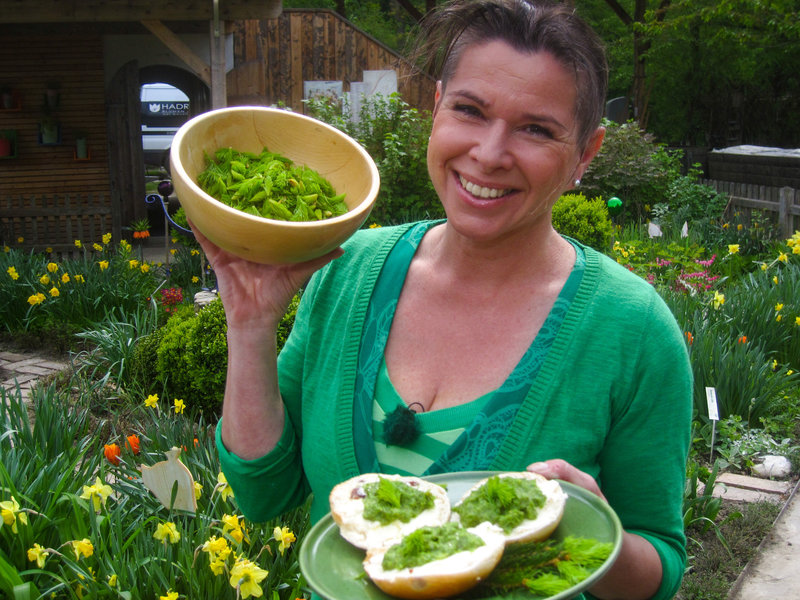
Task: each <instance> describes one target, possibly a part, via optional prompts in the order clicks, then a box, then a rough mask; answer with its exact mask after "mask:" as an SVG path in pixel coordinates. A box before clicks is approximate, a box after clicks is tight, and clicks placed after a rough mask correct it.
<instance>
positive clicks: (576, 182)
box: [575, 179, 581, 187]
mask: <svg viewBox="0 0 800 600" xmlns="http://www.w3.org/2000/svg"><path fill="white" fill-rule="evenodd" d="M580 184H581V180H580V179H576V180H575V187H578V186H579V185H580Z"/></svg>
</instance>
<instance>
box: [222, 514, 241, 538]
mask: <svg viewBox="0 0 800 600" xmlns="http://www.w3.org/2000/svg"><path fill="white" fill-rule="evenodd" d="M222 531H223V532H224V533H227V534H229V535H230V536H231V537H232V538H233V539H234V540H235V541H236V543H237V544H241V543H242V540H244V534H245V532H244V530H243V529H242V524H241V523H239V517H237V516H236V515H222Z"/></svg>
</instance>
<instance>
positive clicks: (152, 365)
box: [130, 327, 165, 394]
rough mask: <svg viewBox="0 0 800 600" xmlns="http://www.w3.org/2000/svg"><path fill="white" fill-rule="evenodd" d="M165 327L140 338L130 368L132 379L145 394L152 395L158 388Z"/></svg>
mask: <svg viewBox="0 0 800 600" xmlns="http://www.w3.org/2000/svg"><path fill="white" fill-rule="evenodd" d="M164 332H165V329H164V327H159V328H157V329H156V330H155V331H153V332H152V333H150V334H148V335H145V336H143V337H140V338H139V339H138V340H137V341H136V347H135V348H134V351H133V359H132V360H131V366H130V377H131V380H132V381H133V382H135V384H136V385H138V387H139V389H140V390H141V391H142V393H144V394H151V393H153V392H154V391H156V389H157V387H158V380H157V378H156V375H157V373H158V346H159V344H161V340H162V339H163V337H164Z"/></svg>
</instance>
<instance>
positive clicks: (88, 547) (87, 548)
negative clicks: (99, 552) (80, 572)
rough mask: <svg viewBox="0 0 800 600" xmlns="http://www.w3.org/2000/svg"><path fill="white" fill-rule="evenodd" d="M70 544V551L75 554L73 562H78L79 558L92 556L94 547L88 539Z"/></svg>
mask: <svg viewBox="0 0 800 600" xmlns="http://www.w3.org/2000/svg"><path fill="white" fill-rule="evenodd" d="M70 544H71V545H72V551H73V552H74V553H75V560H80V558H81V556H84V557H86V558H89V557H90V556H91V555H92V554H94V545H93V544H92V542H91V540H90V539H89V538H83V539H82V540H73V541H71V542H70Z"/></svg>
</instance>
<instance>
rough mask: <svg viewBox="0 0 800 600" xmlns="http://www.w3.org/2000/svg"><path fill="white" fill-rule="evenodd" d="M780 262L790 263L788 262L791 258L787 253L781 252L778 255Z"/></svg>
mask: <svg viewBox="0 0 800 600" xmlns="http://www.w3.org/2000/svg"><path fill="white" fill-rule="evenodd" d="M778 260H779V261H781V262H782V263H786V261H788V260H789V257H788V256H786V252H781V253H780V254H779V255H778Z"/></svg>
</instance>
